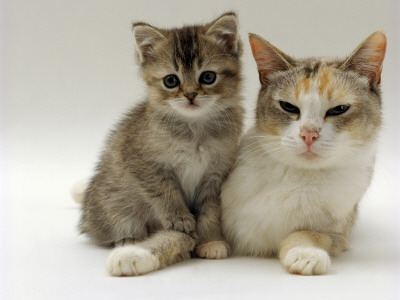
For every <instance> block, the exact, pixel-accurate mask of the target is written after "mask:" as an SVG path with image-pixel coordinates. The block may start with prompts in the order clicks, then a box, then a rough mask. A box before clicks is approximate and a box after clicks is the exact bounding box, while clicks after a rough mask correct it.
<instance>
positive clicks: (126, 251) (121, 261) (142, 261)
mask: <svg viewBox="0 0 400 300" xmlns="http://www.w3.org/2000/svg"><path fill="white" fill-rule="evenodd" d="M159 267H160V261H159V259H158V258H157V257H156V256H154V255H153V254H151V253H150V252H149V251H148V250H146V249H143V248H140V247H138V246H135V245H128V246H122V247H118V248H115V249H114V250H113V251H112V252H111V253H110V255H109V256H108V258H107V262H106V269H107V272H108V273H109V274H110V275H112V276H137V275H142V274H146V273H149V272H151V271H155V270H157V269H159Z"/></svg>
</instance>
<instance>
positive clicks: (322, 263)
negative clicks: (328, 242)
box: [282, 247, 331, 275]
mask: <svg viewBox="0 0 400 300" xmlns="http://www.w3.org/2000/svg"><path fill="white" fill-rule="evenodd" d="M282 263H283V265H284V266H285V267H286V269H287V270H288V272H290V273H292V274H301V275H322V274H325V273H326V272H327V271H328V269H329V267H330V265H331V259H330V258H329V254H328V253H327V252H326V251H325V250H322V249H319V248H315V247H294V248H292V249H290V250H289V251H288V252H287V254H286V256H285V257H284V258H282Z"/></svg>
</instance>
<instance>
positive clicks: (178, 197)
mask: <svg viewBox="0 0 400 300" xmlns="http://www.w3.org/2000/svg"><path fill="white" fill-rule="evenodd" d="M141 180H142V186H143V187H144V188H145V190H146V192H147V202H148V203H149V205H150V206H151V208H152V210H153V211H154V212H155V216H154V217H155V218H156V219H157V220H159V222H160V223H161V225H162V227H163V229H165V230H175V231H181V232H185V233H187V234H191V233H192V232H194V230H195V227H196V221H195V219H194V216H193V215H192V214H191V213H190V211H189V209H188V208H187V206H186V204H185V201H184V199H183V197H182V194H181V191H180V189H179V187H178V185H177V183H176V181H175V180H174V177H173V176H172V175H171V173H170V172H168V171H165V170H161V171H160V170H158V171H157V172H156V173H155V174H154V173H153V174H149V176H148V177H146V173H145V172H143V173H142V174H141Z"/></svg>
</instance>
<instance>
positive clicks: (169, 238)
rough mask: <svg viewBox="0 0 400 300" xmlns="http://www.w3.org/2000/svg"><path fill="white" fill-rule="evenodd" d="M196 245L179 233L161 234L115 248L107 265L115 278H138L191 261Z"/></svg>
mask: <svg viewBox="0 0 400 300" xmlns="http://www.w3.org/2000/svg"><path fill="white" fill-rule="evenodd" d="M194 247H195V241H194V239H193V238H191V237H190V236H189V235H187V234H185V233H182V232H177V231H159V232H157V233H155V234H154V235H152V236H150V237H148V238H146V239H145V240H143V241H141V242H137V243H134V244H126V243H125V244H124V245H123V246H119V247H116V248H115V249H114V250H113V251H112V252H111V254H110V255H109V257H108V259H107V262H106V269H107V272H108V273H109V274H110V275H112V276H137V275H142V274H146V273H149V272H152V271H155V270H159V269H162V268H164V267H166V266H169V265H171V264H174V263H177V262H180V261H183V260H186V259H189V258H190V257H191V252H192V251H193V249H194Z"/></svg>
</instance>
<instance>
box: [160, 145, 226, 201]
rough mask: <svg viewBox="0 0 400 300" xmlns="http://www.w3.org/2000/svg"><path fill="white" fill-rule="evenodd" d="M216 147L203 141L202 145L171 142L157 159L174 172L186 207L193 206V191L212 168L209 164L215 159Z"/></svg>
mask: <svg viewBox="0 0 400 300" xmlns="http://www.w3.org/2000/svg"><path fill="white" fill-rule="evenodd" d="M217 147H218V142H217V141H214V142H212V141H206V142H205V141H203V142H202V144H200V143H199V141H194V142H191V141H180V142H179V143H173V142H172V143H171V144H170V147H168V150H167V149H166V150H167V151H166V152H164V153H163V154H162V156H160V158H159V159H160V160H163V162H164V163H165V164H168V165H169V166H170V168H172V169H173V170H174V173H175V175H176V178H177V180H178V182H179V183H180V186H181V188H182V192H183V196H184V198H185V201H186V202H187V204H188V206H191V205H192V204H193V203H192V201H194V192H195V189H196V188H197V187H198V185H199V184H200V182H201V180H202V178H203V176H204V175H205V173H206V172H207V170H209V169H210V168H212V165H211V162H212V161H215V159H216V156H217V153H215V148H217Z"/></svg>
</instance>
